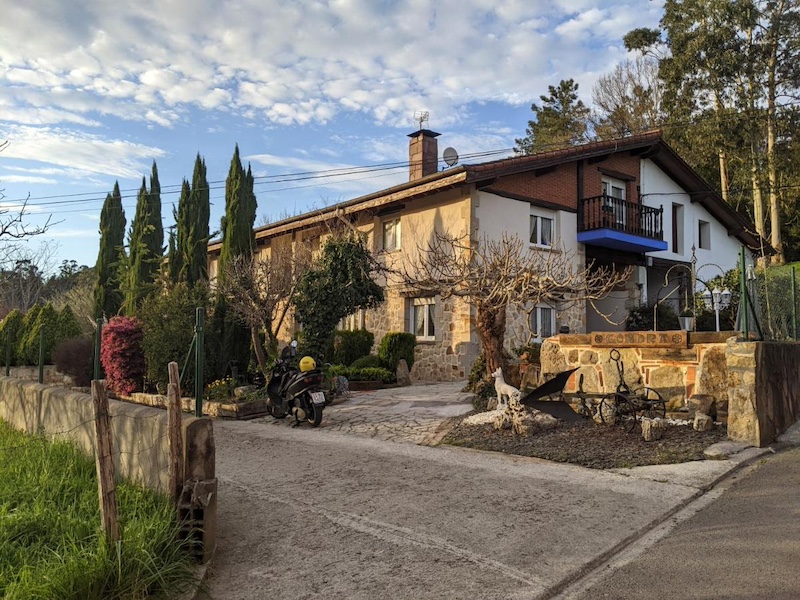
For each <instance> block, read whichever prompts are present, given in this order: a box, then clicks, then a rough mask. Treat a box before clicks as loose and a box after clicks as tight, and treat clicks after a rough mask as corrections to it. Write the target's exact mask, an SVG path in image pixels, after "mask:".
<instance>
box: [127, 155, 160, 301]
mask: <svg viewBox="0 0 800 600" xmlns="http://www.w3.org/2000/svg"><path fill="white" fill-rule="evenodd" d="M128 245H129V248H130V256H129V258H128V277H127V285H126V286H125V312H126V314H128V315H133V314H135V313H136V310H137V308H138V306H139V304H140V303H141V301H142V300H143V299H144V297H145V296H147V294H148V293H149V292H150V291H151V290H152V288H153V283H154V282H155V280H156V277H157V275H158V271H159V268H160V267H161V259H162V258H163V256H164V227H163V225H162V224H161V186H160V184H159V182H158V168H157V167H156V163H155V161H154V162H153V171H152V174H151V176H150V191H149V192H148V191H147V185H146V182H145V179H144V177H142V187H141V188H140V189H139V195H138V197H137V200H136V214H135V216H134V217H133V223H132V224H131V233H130V237H129V239H128Z"/></svg>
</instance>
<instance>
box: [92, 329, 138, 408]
mask: <svg viewBox="0 0 800 600" xmlns="http://www.w3.org/2000/svg"><path fill="white" fill-rule="evenodd" d="M143 337H144V332H143V331H142V324H141V322H140V321H139V319H137V318H135V317H112V319H111V320H110V321H109V322H108V325H105V326H104V327H103V339H102V348H101V349H100V362H101V363H102V365H103V370H104V371H105V373H106V381H107V383H108V387H109V389H111V390H112V391H114V392H116V393H118V394H122V395H125V396H128V395H130V394H131V393H132V392H136V391H139V390H141V389H142V382H143V380H144V374H145V362H144V350H143V349H142V338H143Z"/></svg>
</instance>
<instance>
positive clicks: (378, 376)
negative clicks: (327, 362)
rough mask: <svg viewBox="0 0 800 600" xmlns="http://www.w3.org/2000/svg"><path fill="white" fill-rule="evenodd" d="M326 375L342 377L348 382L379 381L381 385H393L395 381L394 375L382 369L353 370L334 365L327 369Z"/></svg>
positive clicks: (365, 368)
mask: <svg viewBox="0 0 800 600" xmlns="http://www.w3.org/2000/svg"><path fill="white" fill-rule="evenodd" d="M328 375H329V376H331V377H334V376H336V375H343V376H345V377H347V379H349V380H350V381H380V382H381V383H395V382H396V381H397V379H396V378H395V375H394V373H392V372H391V371H389V370H388V369H384V368H382V367H364V368H355V367H345V366H344V365H334V366H332V367H331V368H330V369H328Z"/></svg>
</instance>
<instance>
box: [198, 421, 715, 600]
mask: <svg viewBox="0 0 800 600" xmlns="http://www.w3.org/2000/svg"><path fill="white" fill-rule="evenodd" d="M384 408H385V407H384ZM418 408H424V407H418ZM333 414H335V412H334V411H333V410H331V411H330V412H327V409H326V416H330V415H333ZM439 420H440V421H441V417H440V419H439ZM214 429H215V438H216V445H217V473H218V476H219V480H220V488H219V493H220V501H219V540H218V541H219V548H218V553H217V556H216V559H215V565H214V575H213V577H212V578H211V580H210V582H209V585H210V593H211V595H212V597H214V598H218V599H226V600H227V599H238V598H241V599H244V598H270V599H271V600H281V599H283V598H285V599H296V598H308V599H311V598H326V599H327V598H348V599H356V600H357V599H362V598H363V599H374V598H378V597H379V598H381V600H392V599H399V598H414V599H426V598H431V599H433V598H436V599H441V598H478V599H481V598H489V599H490V598H503V599H509V598H510V599H516V598H519V599H524V598H537V597H542V596H543V595H545V594H547V593H548V590H550V589H551V588H553V586H556V585H558V584H559V583H560V582H562V581H564V580H565V579H570V578H572V577H573V576H574V575H575V574H576V573H578V572H580V571H581V570H582V569H583V568H584V566H585V565H586V564H587V563H589V562H590V561H592V560H594V559H596V557H598V555H601V554H603V553H605V552H609V551H611V550H612V549H614V548H615V547H617V546H618V545H620V544H623V543H624V542H626V541H627V540H629V539H630V538H631V537H635V536H636V535H637V534H638V533H639V532H641V531H643V530H646V529H649V528H650V526H651V525H652V524H653V523H655V522H659V521H660V520H661V519H662V518H663V517H664V515H666V514H668V513H669V512H670V511H672V510H673V509H675V507H677V506H680V505H682V504H685V503H687V502H688V501H690V500H691V499H692V498H695V497H696V496H698V495H699V494H700V489H701V488H703V487H704V486H706V485H707V484H708V483H709V481H710V480H711V479H713V478H714V477H716V476H717V475H718V474H719V473H722V472H724V471H725V470H727V469H728V468H729V465H726V464H725V463H726V461H709V464H708V466H709V467H710V468H711V469H712V470H711V471H708V472H706V474H705V476H702V475H698V474H697V473H695V476H694V477H687V478H685V481H684V480H683V479H682V478H681V477H680V476H678V477H677V481H678V482H679V483H674V481H676V478H675V476H674V475H673V476H672V477H665V475H664V474H663V473H655V472H652V471H646V470H643V471H639V470H636V469H633V470H630V471H629V472H628V473H612V472H600V471H591V470H588V469H583V468H580V467H574V466H570V465H561V464H555V463H548V462H545V461H540V460H537V459H529V458H522V457H509V456H498V455H494V454H491V453H483V452H477V451H470V450H465V449H459V448H442V447H425V446H418V445H414V444H410V443H398V442H390V441H385V440H383V439H379V437H380V436H379V435H378V434H376V435H375V436H374V437H370V436H371V434H370V433H367V434H366V435H350V434H343V433H340V432H336V431H331V429H332V428H331V427H320V428H318V429H311V428H308V427H298V428H290V427H285V426H274V425H273V424H272V423H271V422H270V421H250V422H230V421H216V422H215V424H214ZM326 429H327V430H326ZM634 474H636V476H632V475H634ZM670 481H673V482H670Z"/></svg>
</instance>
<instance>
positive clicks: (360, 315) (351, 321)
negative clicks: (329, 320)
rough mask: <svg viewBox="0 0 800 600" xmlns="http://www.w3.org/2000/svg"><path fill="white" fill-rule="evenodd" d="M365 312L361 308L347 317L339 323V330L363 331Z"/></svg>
mask: <svg viewBox="0 0 800 600" xmlns="http://www.w3.org/2000/svg"><path fill="white" fill-rule="evenodd" d="M366 314H367V313H366V311H365V310H364V309H363V308H361V309H359V310H357V311H356V312H354V313H353V314H351V315H347V316H346V317H345V318H344V319H342V320H341V321H339V329H342V330H344V331H356V330H357V329H364V328H365V326H366Z"/></svg>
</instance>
